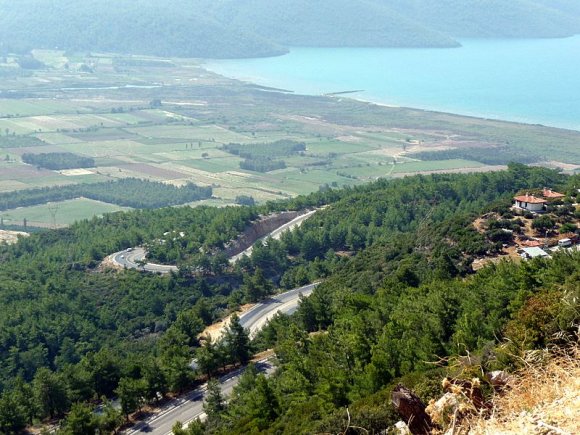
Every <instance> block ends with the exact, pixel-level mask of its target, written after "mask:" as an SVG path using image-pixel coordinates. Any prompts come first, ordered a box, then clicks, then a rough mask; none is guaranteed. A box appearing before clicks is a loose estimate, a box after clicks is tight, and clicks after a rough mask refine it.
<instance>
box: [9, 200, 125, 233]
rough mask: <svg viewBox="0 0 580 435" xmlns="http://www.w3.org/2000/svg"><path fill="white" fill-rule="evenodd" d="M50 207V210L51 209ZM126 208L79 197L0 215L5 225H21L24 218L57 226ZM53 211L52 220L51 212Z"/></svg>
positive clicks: (39, 224) (34, 224) (32, 222)
mask: <svg viewBox="0 0 580 435" xmlns="http://www.w3.org/2000/svg"><path fill="white" fill-rule="evenodd" d="M51 209H52V211H51ZM121 210H128V208H125V207H118V206H116V205H113V204H107V203H104V202H100V201H93V200H91V199H86V198H79V199H72V200H69V201H62V202H56V203H51V204H50V205H49V204H44V205H37V206H33V207H22V208H17V209H14V210H6V211H3V212H0V216H1V217H2V218H3V219H4V222H5V223H6V224H7V225H22V224H23V221H24V219H26V220H27V222H28V225H29V226H47V227H50V226H52V224H53V223H56V225H57V226H63V225H68V224H71V223H73V222H75V221H77V220H81V219H87V218H91V217H93V216H98V215H102V214H103V213H112V212H115V211H121ZM53 211H54V212H55V219H54V221H53V218H52V212H53Z"/></svg>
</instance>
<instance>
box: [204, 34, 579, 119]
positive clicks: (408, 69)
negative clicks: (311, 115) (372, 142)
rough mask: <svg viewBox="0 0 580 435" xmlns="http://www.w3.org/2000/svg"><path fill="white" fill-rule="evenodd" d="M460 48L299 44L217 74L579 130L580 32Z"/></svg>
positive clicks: (211, 65)
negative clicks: (303, 45)
mask: <svg viewBox="0 0 580 435" xmlns="http://www.w3.org/2000/svg"><path fill="white" fill-rule="evenodd" d="M462 44H463V47H462V48H456V49H382V48H295V49H292V51H291V53H290V54H288V55H286V56H281V57H275V58H267V59H245V60H225V61H211V62H208V63H207V64H206V67H207V68H208V69H210V70H212V71H215V72H218V73H220V74H223V75H226V76H228V77H234V78H238V79H242V80H247V81H251V82H254V83H258V84H261V85H266V86H273V87H279V88H284V89H289V90H292V91H295V92H297V93H303V94H321V93H330V92H340V91H347V90H364V91H363V92H359V93H356V94H352V95H349V96H350V97H353V98H359V99H363V100H368V101H374V102H379V103H384V104H391V105H397V106H408V107H418V108H424V109H432V110H440V111H445V112H452V113H460V114H466V115H475V116H482V117H488V118H497V119H506V120H513V121H522V122H529V123H540V124H545V125H553V126H558V127H564V128H572V129H576V130H580V36H576V37H573V38H566V39H552V40H473V39H472V40H463V41H462Z"/></svg>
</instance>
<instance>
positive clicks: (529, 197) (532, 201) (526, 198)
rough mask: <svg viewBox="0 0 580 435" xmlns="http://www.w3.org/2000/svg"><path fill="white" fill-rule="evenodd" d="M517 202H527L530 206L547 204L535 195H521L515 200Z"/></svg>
mask: <svg viewBox="0 0 580 435" xmlns="http://www.w3.org/2000/svg"><path fill="white" fill-rule="evenodd" d="M514 199H515V200H516V201H520V202H527V203H528V204H545V203H546V200H545V199H542V198H538V197H535V196H534V195H521V196H516V197H515V198H514Z"/></svg>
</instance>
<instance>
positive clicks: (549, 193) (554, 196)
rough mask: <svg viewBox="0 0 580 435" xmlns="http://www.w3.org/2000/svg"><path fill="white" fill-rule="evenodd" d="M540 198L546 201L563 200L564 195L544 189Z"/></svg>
mask: <svg viewBox="0 0 580 435" xmlns="http://www.w3.org/2000/svg"><path fill="white" fill-rule="evenodd" d="M542 196H543V197H544V198H546V199H560V198H564V197H565V196H566V195H564V194H563V193H558V192H554V191H553V190H552V189H548V188H546V187H544V190H543V192H542Z"/></svg>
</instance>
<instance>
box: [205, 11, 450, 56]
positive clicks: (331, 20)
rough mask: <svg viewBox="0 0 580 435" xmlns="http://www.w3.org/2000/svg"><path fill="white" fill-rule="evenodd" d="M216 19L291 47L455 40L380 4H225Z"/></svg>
mask: <svg viewBox="0 0 580 435" xmlns="http://www.w3.org/2000/svg"><path fill="white" fill-rule="evenodd" d="M214 16H215V17H216V19H220V20H222V22H224V23H226V24H228V25H229V26H233V27H238V28H242V29H246V30H248V31H251V32H253V33H257V34H260V35H262V36H264V37H265V38H268V39H270V40H273V41H276V42H277V43H279V44H283V45H287V46H324V47H345V46H348V47H361V46H362V47H453V46H457V45H458V43H457V42H456V41H454V40H453V39H452V38H451V37H449V36H447V35H444V34H442V33H440V32H438V31H434V30H432V29H430V28H429V27H428V26H424V25H422V24H418V23H416V22H415V21H414V20H413V19H411V18H407V17H405V16H403V15H402V14H399V13H397V12H395V11H393V10H391V9H389V8H388V7H386V6H384V5H381V4H379V3H378V2H375V1H366V0H358V1H357V0H355V1H353V0H319V1H316V2H311V1H307V0H293V1H285V0H270V1H264V0H245V1H241V2H240V1H234V0H225V1H222V2H219V3H218V4H217V5H215V6H214Z"/></svg>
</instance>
